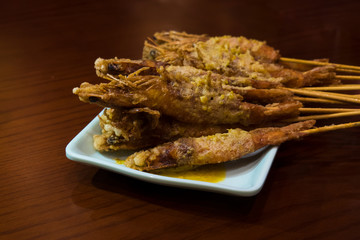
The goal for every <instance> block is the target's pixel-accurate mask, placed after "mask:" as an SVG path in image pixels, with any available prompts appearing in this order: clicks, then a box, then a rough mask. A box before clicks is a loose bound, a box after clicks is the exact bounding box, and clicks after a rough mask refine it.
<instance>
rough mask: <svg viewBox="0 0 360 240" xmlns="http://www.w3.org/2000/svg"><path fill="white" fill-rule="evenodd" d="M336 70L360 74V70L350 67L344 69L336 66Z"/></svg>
mask: <svg viewBox="0 0 360 240" xmlns="http://www.w3.org/2000/svg"><path fill="white" fill-rule="evenodd" d="M336 71H337V72H345V73H355V74H360V71H359V70H351V69H345V68H336Z"/></svg>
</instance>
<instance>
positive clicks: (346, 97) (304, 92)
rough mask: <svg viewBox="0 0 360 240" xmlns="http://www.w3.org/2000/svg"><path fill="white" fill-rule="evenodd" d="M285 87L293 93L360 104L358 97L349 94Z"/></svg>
mask: <svg viewBox="0 0 360 240" xmlns="http://www.w3.org/2000/svg"><path fill="white" fill-rule="evenodd" d="M284 89H287V90H289V91H291V92H293V93H295V94H300V95H305V96H310V97H320V98H326V99H333V100H339V101H343V102H351V103H357V104H360V99H358V98H353V97H351V95H346V94H341V95H339V94H335V93H328V92H321V91H311V90H305V89H295V88H284Z"/></svg>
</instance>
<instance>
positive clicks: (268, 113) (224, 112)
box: [73, 76, 301, 126]
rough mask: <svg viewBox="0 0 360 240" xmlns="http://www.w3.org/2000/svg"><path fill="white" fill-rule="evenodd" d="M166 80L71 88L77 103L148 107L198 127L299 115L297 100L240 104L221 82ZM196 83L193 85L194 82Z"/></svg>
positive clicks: (127, 80) (238, 97)
mask: <svg viewBox="0 0 360 240" xmlns="http://www.w3.org/2000/svg"><path fill="white" fill-rule="evenodd" d="M205 80H206V79H204V81H202V80H201V81H200V82H199V84H194V82H195V81H190V80H189V81H187V82H186V81H170V80H169V79H164V78H161V77H158V76H134V77H131V78H124V79H118V81H116V80H113V81H111V82H109V83H106V84H105V83H101V84H98V85H92V84H89V83H86V82H85V83H82V84H81V86H80V87H79V88H74V90H73V93H74V94H77V95H78V96H79V98H80V100H81V101H84V102H90V103H96V104H98V105H101V106H104V107H111V108H119V107H120V108H121V107H129V108H130V107H139V108H142V107H148V108H151V109H154V110H158V111H160V112H161V113H163V114H164V115H168V116H171V117H174V118H176V119H177V120H179V121H183V122H189V123H199V124H234V123H239V124H242V125H245V126H247V125H250V124H261V123H263V122H268V121H272V120H275V119H281V118H289V117H292V116H293V117H294V116H297V115H298V114H299V110H298V109H299V108H300V107H301V103H300V102H297V101H291V102H282V103H273V104H268V105H266V106H261V105H257V104H251V103H247V102H243V101H242V100H243V97H242V96H241V95H240V94H239V93H236V89H235V88H234V89H232V88H230V89H229V86H227V85H226V86H224V85H223V84H222V83H221V82H213V81H208V82H206V81H205ZM195 83H196V82H195Z"/></svg>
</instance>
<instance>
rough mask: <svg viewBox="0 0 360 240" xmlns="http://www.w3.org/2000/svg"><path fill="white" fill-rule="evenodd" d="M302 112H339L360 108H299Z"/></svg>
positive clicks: (353, 110)
mask: <svg viewBox="0 0 360 240" xmlns="http://www.w3.org/2000/svg"><path fill="white" fill-rule="evenodd" d="M299 110H300V112H302V113H339V112H356V111H360V108H359V109H357V108H300V109H299Z"/></svg>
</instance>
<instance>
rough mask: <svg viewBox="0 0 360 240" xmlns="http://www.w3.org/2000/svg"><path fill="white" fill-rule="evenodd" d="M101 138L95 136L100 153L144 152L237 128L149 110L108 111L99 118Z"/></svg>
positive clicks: (237, 125) (96, 146)
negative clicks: (170, 142) (190, 120)
mask: <svg viewBox="0 0 360 240" xmlns="http://www.w3.org/2000/svg"><path fill="white" fill-rule="evenodd" d="M99 120H100V127H101V129H102V134H101V135H94V137H93V139H94V148H95V149H96V150H98V151H110V150H121V149H131V150H137V149H143V148H145V147H153V146H156V145H158V144H162V143H165V142H168V141H174V140H176V139H178V138H180V137H201V136H206V135H213V134H216V133H223V132H226V131H227V129H230V128H236V127H239V124H235V125H205V124H193V123H183V122H179V121H177V120H175V119H173V118H170V117H167V116H160V112H158V111H155V110H151V109H148V108H132V109H105V111H104V113H103V114H102V115H101V116H99Z"/></svg>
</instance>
